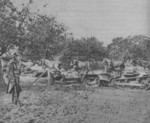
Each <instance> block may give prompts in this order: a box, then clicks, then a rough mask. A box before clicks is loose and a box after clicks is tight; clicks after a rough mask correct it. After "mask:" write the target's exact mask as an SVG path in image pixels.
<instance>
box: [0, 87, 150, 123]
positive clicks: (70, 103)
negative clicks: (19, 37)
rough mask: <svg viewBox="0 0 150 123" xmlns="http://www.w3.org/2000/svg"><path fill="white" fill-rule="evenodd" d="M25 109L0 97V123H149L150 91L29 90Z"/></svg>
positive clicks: (24, 98) (23, 95)
mask: <svg viewBox="0 0 150 123" xmlns="http://www.w3.org/2000/svg"><path fill="white" fill-rule="evenodd" d="M23 90H24V91H23V92H22V93H21V101H22V103H23V106H22V107H19V106H15V105H13V104H11V101H10V95H7V94H4V93H3V94H2V93H1V97H0V119H2V120H1V123H150V91H140V90H135V91H132V90H130V89H125V90H121V89H114V88H88V89H85V88H82V87H79V86H74V87H72V86H70V87H66V86H61V87H60V86H58V85H57V86H55V87H52V88H51V89H46V90H45V89H44V88H43V89H42V88H41V87H34V88H29V87H26V88H24V89H23Z"/></svg>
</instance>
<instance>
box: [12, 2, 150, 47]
mask: <svg viewBox="0 0 150 123" xmlns="http://www.w3.org/2000/svg"><path fill="white" fill-rule="evenodd" d="M12 1H15V3H14V4H15V5H17V6H21V4H22V2H25V3H27V2H28V1H29V0H12ZM148 1H149V0H33V2H34V4H33V5H32V9H34V10H37V9H40V12H42V13H45V14H48V15H54V16H56V17H57V19H58V20H59V21H61V22H63V23H65V25H67V26H68V27H69V31H70V32H72V33H73V35H74V37H76V38H80V37H89V36H95V37H96V38H98V39H99V40H100V41H103V42H104V44H108V43H111V41H112V39H113V38H115V37H118V36H119V37H120V36H123V37H126V36H129V35H136V34H144V35H147V36H149V35H150V34H149V25H148V21H150V18H149V13H148V10H149V7H148V5H149V3H150V2H149V3H148ZM45 4H46V7H43V5H45Z"/></svg>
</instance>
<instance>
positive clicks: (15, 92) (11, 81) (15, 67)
mask: <svg viewBox="0 0 150 123" xmlns="http://www.w3.org/2000/svg"><path fill="white" fill-rule="evenodd" d="M17 57H18V56H17V54H16V53H15V54H14V55H13V57H11V58H10V61H9V62H8V65H7V70H6V73H7V77H8V85H7V93H9V94H12V102H13V103H15V104H17V103H20V101H19V96H20V92H21V91H22V89H21V87H20V78H19V76H20V74H21V72H20V66H19V61H18V59H17Z"/></svg>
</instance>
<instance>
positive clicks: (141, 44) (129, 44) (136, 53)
mask: <svg viewBox="0 0 150 123" xmlns="http://www.w3.org/2000/svg"><path fill="white" fill-rule="evenodd" d="M107 49H108V51H109V56H110V57H111V58H113V59H116V60H122V59H128V58H133V59H143V60H149V57H150V55H149V53H150V38H149V37H146V36H143V35H135V36H132V37H131V36H128V37H126V38H123V37H118V38H114V39H113V41H112V43H111V44H110V45H108V47H107Z"/></svg>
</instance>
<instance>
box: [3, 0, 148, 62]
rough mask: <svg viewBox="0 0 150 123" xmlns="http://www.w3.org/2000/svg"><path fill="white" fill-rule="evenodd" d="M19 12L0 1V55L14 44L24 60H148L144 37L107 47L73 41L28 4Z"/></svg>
mask: <svg viewBox="0 0 150 123" xmlns="http://www.w3.org/2000/svg"><path fill="white" fill-rule="evenodd" d="M31 4H33V1H32V2H31V0H30V1H29V3H28V4H27V5H25V6H23V7H22V9H21V10H19V9H18V8H17V7H15V6H14V5H13V3H12V2H11V1H10V0H0V53H1V55H2V54H3V53H5V52H6V49H7V48H8V47H9V46H10V45H17V46H18V47H19V51H20V54H21V55H22V56H24V57H25V58H27V59H31V60H39V59H41V58H45V59H51V60H54V59H56V58H59V59H60V60H62V61H64V62H67V60H71V59H79V60H82V61H87V60H89V59H94V60H96V61H100V60H102V59H103V58H104V57H107V58H112V59H114V60H122V59H128V58H134V59H137V58H138V59H143V60H150V43H149V42H150V38H149V37H147V36H144V35H135V36H129V37H125V38H123V37H117V38H114V39H113V40H112V42H111V43H110V44H109V45H108V46H106V47H105V46H104V44H103V42H102V41H99V40H98V39H97V38H96V37H82V38H80V39H75V38H74V37H73V35H72V33H69V32H68V27H67V26H66V25H64V24H63V23H60V22H58V21H57V19H56V17H54V16H47V15H43V14H40V13H39V12H32V11H31V10H30V5H31Z"/></svg>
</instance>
